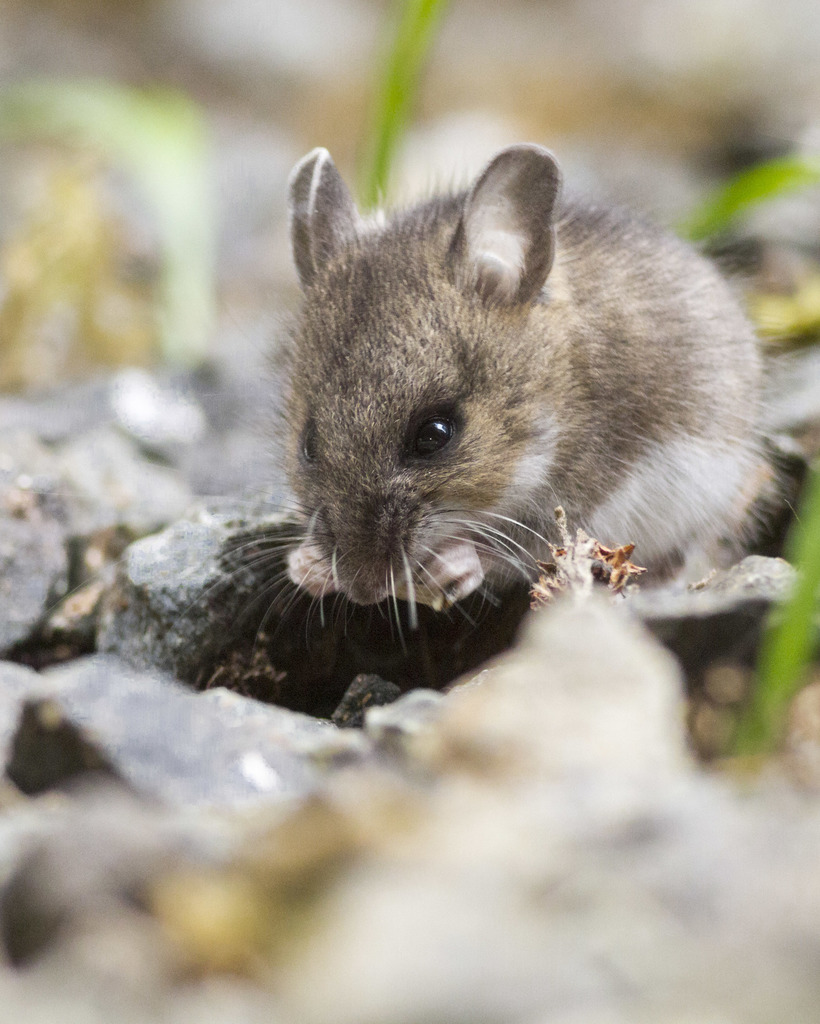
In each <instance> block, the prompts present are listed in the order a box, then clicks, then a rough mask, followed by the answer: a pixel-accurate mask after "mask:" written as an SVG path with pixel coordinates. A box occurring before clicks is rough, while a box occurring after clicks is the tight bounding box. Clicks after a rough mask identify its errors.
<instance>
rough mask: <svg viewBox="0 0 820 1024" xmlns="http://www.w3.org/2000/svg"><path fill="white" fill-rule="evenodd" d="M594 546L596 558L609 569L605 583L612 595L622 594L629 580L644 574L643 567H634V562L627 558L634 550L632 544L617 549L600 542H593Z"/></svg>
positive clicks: (644, 569)
mask: <svg viewBox="0 0 820 1024" xmlns="http://www.w3.org/2000/svg"><path fill="white" fill-rule="evenodd" d="M595 545H596V547H597V551H598V557H599V558H600V559H601V561H602V562H603V563H604V565H605V566H606V567H607V568H608V569H609V578H608V579H607V580H606V582H607V583H608V584H609V588H610V590H612V591H613V592H614V593H616V594H620V593H622V592H623V589H624V587H625V586H626V585H627V583H629V581H630V580H631V579H634V578H636V577H638V576H642V575H643V574H644V573H645V572H646V568H645V567H644V566H641V565H635V563H634V562H630V561H629V556H630V555H631V554H632V552H633V551H634V550H635V545H634V544H623V545H621V547H619V548H607V547H604V545H603V544H601V543H600V541H595Z"/></svg>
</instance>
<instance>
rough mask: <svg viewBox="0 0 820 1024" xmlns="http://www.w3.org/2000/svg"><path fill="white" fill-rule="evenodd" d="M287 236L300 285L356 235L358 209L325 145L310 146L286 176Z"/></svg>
mask: <svg viewBox="0 0 820 1024" xmlns="http://www.w3.org/2000/svg"><path fill="white" fill-rule="evenodd" d="M288 184H289V191H288V207H289V210H290V239H291V245H292V247H293V262H294V263H295V264H296V271H297V273H298V275H299V281H300V283H301V285H302V287H303V288H307V287H308V285H310V284H311V282H312V281H313V279H314V278H315V276H316V272H317V270H318V269H319V268H320V267H321V265H322V264H323V263H324V262H325V261H326V260H328V259H329V258H330V257H331V256H333V254H334V253H335V252H337V251H338V250H339V249H340V248H342V247H343V246H344V245H346V244H347V243H348V242H351V241H352V240H353V239H354V238H355V237H356V232H357V226H358V223H359V212H358V210H357V209H356V204H355V203H354V202H353V197H352V196H351V194H350V192H349V190H348V188H347V185H345V183H344V182H343V181H342V176H341V175H340V174H339V172H338V171H337V170H336V164H334V163H333V158H332V157H331V155H330V153H328V151H327V150H326V149H321V148H320V149H314V150H312V151H311V152H310V153H308V155H307V156H305V157H302V159H301V160H300V161H299V163H298V164H297V165H296V166H295V167H294V168H293V170H292V171H291V175H290V180H289V183H288Z"/></svg>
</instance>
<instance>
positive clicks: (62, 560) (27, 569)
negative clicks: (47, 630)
mask: <svg viewBox="0 0 820 1024" xmlns="http://www.w3.org/2000/svg"><path fill="white" fill-rule="evenodd" d="M18 495H19V497H18ZM18 495H12V492H11V489H6V490H5V492H2V491H0V657H2V656H3V655H5V654H8V652H9V651H10V650H11V649H12V648H14V646H15V645H17V644H19V643H22V642H23V641H25V640H27V639H28V638H29V637H30V636H31V635H32V634H33V633H34V632H35V630H36V629H37V627H38V626H39V625H40V623H41V622H42V620H43V619H44V617H45V615H46V612H47V610H48V608H49V607H50V606H51V605H53V604H54V603H55V602H56V601H57V600H58V599H59V598H60V597H62V596H63V594H64V593H65V591H66V589H67V587H68V569H69V563H68V551H67V548H66V536H65V530H64V527H63V526H62V525H61V523H59V522H58V521H56V520H55V519H53V518H52V517H50V516H49V515H48V513H45V512H43V510H42V509H41V508H40V507H38V505H37V504H36V500H32V501H29V500H28V497H27V496H26V495H25V494H23V493H21V492H18ZM12 502H19V504H18V505H17V508H18V509H19V511H12V510H10V507H9V506H10V505H11V504H12Z"/></svg>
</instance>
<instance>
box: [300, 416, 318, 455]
mask: <svg viewBox="0 0 820 1024" xmlns="http://www.w3.org/2000/svg"><path fill="white" fill-rule="evenodd" d="M302 455H303V456H304V458H305V461H306V462H315V461H316V425H315V424H314V422H313V420H309V421H308V424H307V426H306V427H305V429H304V431H303V433H302Z"/></svg>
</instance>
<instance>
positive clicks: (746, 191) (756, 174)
mask: <svg viewBox="0 0 820 1024" xmlns="http://www.w3.org/2000/svg"><path fill="white" fill-rule="evenodd" d="M817 184H820V159H818V158H811V157H801V156H785V157H778V158H777V159H775V160H769V161H767V162H766V163H761V164H757V165H756V166H754V167H751V168H749V170H747V171H742V172H741V173H740V174H738V175H736V177H734V178H732V179H731V180H730V181H729V182H727V183H726V184H725V185H723V186H722V187H721V188H719V189H718V190H717V192H715V193H714V194H713V195H712V196H710V197H709V198H708V199H707V200H706V201H705V202H704V203H703V205H702V206H701V207H700V208H699V209H697V210H696V211H695V212H694V213H693V214H692V216H691V217H689V218H688V219H687V220H686V221H685V222H684V223H683V224H682V225H681V226H680V231H681V234H683V235H684V237H686V238H689V239H690V240H692V241H695V242H699V241H702V240H703V239H704V238H710V237H712V236H715V235H720V234H722V233H724V232H725V231H726V230H727V229H728V228H730V227H731V226H732V225H733V224H734V222H735V221H736V220H738V218H740V217H741V216H742V215H743V214H744V213H746V212H747V211H748V210H750V209H751V208H752V207H753V206H757V205H758V204H759V203H762V202H765V201H767V200H769V199H775V198H777V197H778V196H782V195H787V194H788V193H790V192H796V191H798V190H799V189H801V188H805V187H806V186H808V185H817Z"/></svg>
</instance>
